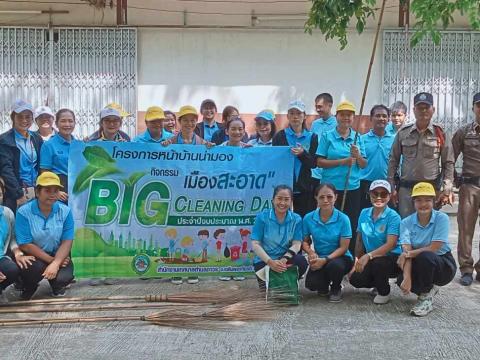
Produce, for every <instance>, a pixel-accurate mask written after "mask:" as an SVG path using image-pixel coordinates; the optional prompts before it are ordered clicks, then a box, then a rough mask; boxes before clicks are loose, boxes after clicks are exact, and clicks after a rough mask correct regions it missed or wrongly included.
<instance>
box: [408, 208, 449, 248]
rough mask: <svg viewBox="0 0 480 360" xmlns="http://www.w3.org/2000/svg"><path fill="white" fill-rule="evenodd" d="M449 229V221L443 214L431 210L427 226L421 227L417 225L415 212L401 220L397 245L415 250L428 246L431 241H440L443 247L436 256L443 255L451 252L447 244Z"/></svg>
mask: <svg viewBox="0 0 480 360" xmlns="http://www.w3.org/2000/svg"><path fill="white" fill-rule="evenodd" d="M449 227H450V220H449V219H448V215H447V214H445V213H442V212H440V211H437V210H433V212H432V217H431V218H430V222H429V223H428V224H427V226H422V225H420V224H419V223H418V217H417V213H416V212H415V213H413V214H412V215H410V216H408V217H406V218H405V219H403V220H402V222H401V224H400V239H399V243H400V244H401V245H411V246H412V248H413V249H414V250H415V249H419V248H422V247H426V246H429V245H430V244H431V243H432V241H441V242H443V245H442V247H441V248H440V249H439V250H438V251H437V252H436V254H437V255H443V254H445V253H447V252H450V251H451V248H450V245H449V243H448V231H449Z"/></svg>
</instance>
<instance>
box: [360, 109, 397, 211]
mask: <svg viewBox="0 0 480 360" xmlns="http://www.w3.org/2000/svg"><path fill="white" fill-rule="evenodd" d="M389 116H390V110H389V109H388V108H387V107H386V106H385V105H375V106H374V107H373V108H372V110H371V111H370V122H371V124H372V128H371V129H370V131H369V132H368V133H366V134H364V135H362V136H361V138H362V140H363V144H364V146H365V153H366V154H367V159H368V164H367V167H365V168H363V169H361V175H360V177H361V179H362V180H361V181H360V189H361V191H362V195H361V197H362V203H361V208H362V209H366V208H368V207H370V206H371V202H370V191H369V189H370V184H371V183H372V182H373V181H374V180H386V179H387V170H388V159H389V156H390V150H391V148H392V144H393V140H394V139H395V136H394V135H392V134H391V133H390V132H388V131H386V126H387V124H388V119H389Z"/></svg>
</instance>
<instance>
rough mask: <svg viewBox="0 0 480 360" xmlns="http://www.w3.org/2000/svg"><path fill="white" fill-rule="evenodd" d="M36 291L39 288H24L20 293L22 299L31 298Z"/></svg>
mask: <svg viewBox="0 0 480 360" xmlns="http://www.w3.org/2000/svg"><path fill="white" fill-rule="evenodd" d="M35 291H37V289H35V290H23V291H22V293H21V294H20V299H21V300H30V299H31V298H32V296H33V294H35Z"/></svg>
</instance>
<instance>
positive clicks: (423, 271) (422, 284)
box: [397, 182, 457, 316]
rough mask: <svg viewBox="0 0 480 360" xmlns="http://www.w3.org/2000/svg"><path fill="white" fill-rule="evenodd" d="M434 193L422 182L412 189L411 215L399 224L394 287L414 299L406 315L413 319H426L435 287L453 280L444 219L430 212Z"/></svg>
mask: <svg viewBox="0 0 480 360" xmlns="http://www.w3.org/2000/svg"><path fill="white" fill-rule="evenodd" d="M435 197H436V194H435V189H434V188H433V186H432V185H431V184H429V183H426V182H421V183H418V184H417V185H415V186H414V187H413V190H412V198H413V203H414V207H415V213H413V214H412V215H410V216H408V217H406V218H405V219H403V220H402V222H401V224H400V239H399V243H400V244H401V245H402V248H403V253H402V254H401V255H400V257H399V258H398V265H399V267H400V268H401V269H402V270H403V274H401V275H400V276H399V277H398V279H397V284H398V285H399V286H400V288H401V289H402V291H403V292H404V293H405V294H408V293H409V292H413V293H415V294H417V295H418V302H417V304H416V305H415V306H414V307H413V308H412V310H411V311H410V314H412V315H415V316H426V315H428V314H429V313H430V312H431V311H432V310H433V298H434V296H435V295H436V294H437V293H438V287H439V286H444V285H447V284H448V283H449V282H451V281H452V280H453V278H454V277H455V273H456V271H457V265H456V263H455V259H454V258H453V256H452V253H451V249H450V245H449V243H448V231H449V225H450V224H449V219H448V215H446V214H444V213H441V212H439V211H436V210H433V206H434V204H435Z"/></svg>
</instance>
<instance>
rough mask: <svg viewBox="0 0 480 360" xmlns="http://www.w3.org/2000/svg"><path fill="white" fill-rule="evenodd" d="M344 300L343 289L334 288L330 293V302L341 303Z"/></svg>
mask: <svg viewBox="0 0 480 360" xmlns="http://www.w3.org/2000/svg"><path fill="white" fill-rule="evenodd" d="M342 300H343V295H342V289H338V290H332V291H331V292H330V295H328V302H331V303H339V302H341V301H342Z"/></svg>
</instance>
